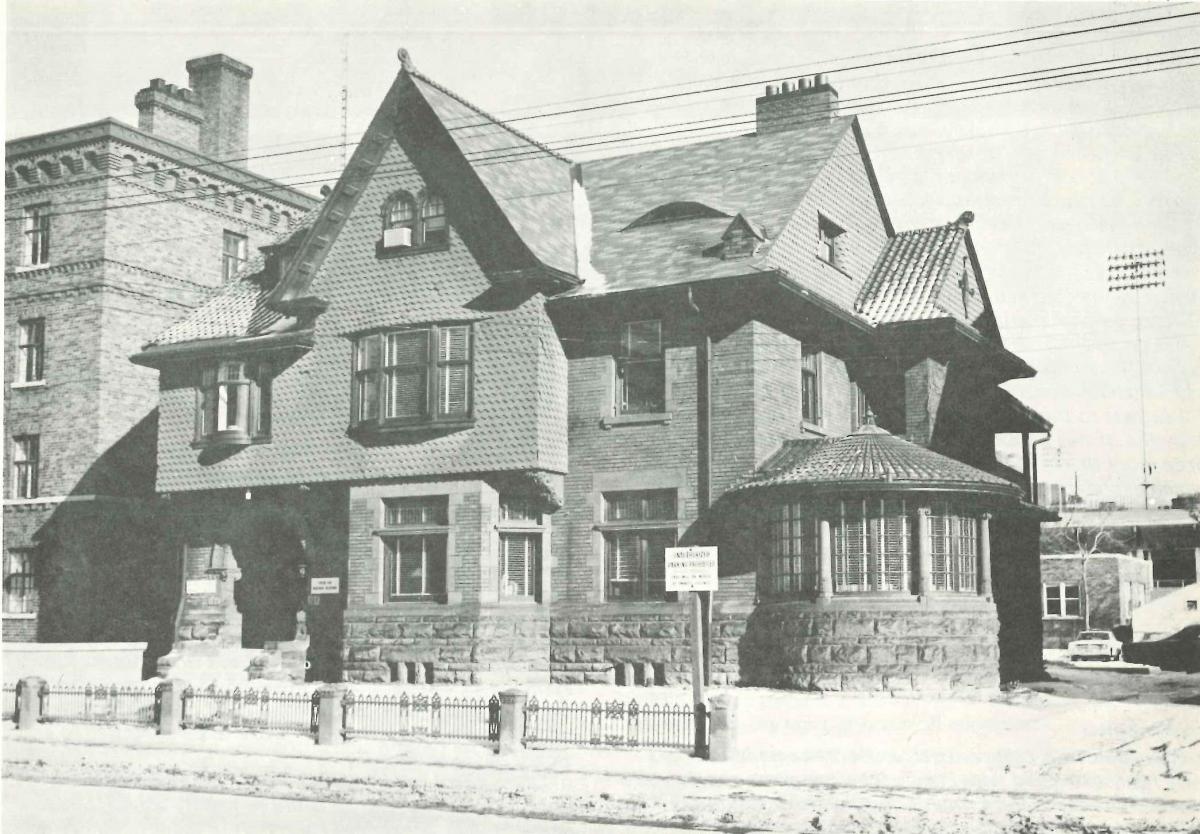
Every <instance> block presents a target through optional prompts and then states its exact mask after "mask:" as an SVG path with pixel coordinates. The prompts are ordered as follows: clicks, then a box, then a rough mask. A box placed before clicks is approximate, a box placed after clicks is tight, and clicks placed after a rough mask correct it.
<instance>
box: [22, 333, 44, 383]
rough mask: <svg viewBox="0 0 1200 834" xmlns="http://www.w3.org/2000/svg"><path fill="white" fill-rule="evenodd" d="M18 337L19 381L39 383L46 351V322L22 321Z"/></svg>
mask: <svg viewBox="0 0 1200 834" xmlns="http://www.w3.org/2000/svg"><path fill="white" fill-rule="evenodd" d="M19 326H20V333H19V334H18V337H17V362H18V363H19V365H20V367H19V368H18V369H17V379H18V380H19V381H20V382H38V381H40V380H41V379H42V357H43V356H44V354H45V349H46V320H45V319H22V320H21V322H20V325H19Z"/></svg>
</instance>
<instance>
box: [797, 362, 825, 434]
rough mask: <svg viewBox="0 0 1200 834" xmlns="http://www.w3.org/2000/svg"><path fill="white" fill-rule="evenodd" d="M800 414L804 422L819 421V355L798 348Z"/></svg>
mask: <svg viewBox="0 0 1200 834" xmlns="http://www.w3.org/2000/svg"><path fill="white" fill-rule="evenodd" d="M800 416H801V418H802V419H803V420H804V422H806V423H819V422H821V362H820V355H819V354H818V353H816V352H815V351H810V350H807V349H805V348H803V347H802V348H801V350H800Z"/></svg>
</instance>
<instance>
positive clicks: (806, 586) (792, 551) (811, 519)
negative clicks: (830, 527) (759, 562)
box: [762, 502, 820, 595]
mask: <svg viewBox="0 0 1200 834" xmlns="http://www.w3.org/2000/svg"><path fill="white" fill-rule="evenodd" d="M817 524H818V518H817V509H816V507H815V505H813V504H811V503H810V504H802V503H799V502H796V503H790V504H789V503H781V504H776V505H774V506H772V507H771V508H770V510H769V511H768V515H767V525H768V541H767V559H766V571H765V573H766V576H765V577H764V581H763V588H762V590H763V593H765V594H767V595H777V594H801V593H812V592H815V591H816V590H817V585H818V582H819V580H820V572H819V571H820V568H819V554H818V533H817Z"/></svg>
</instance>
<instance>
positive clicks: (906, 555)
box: [831, 498, 912, 593]
mask: <svg viewBox="0 0 1200 834" xmlns="http://www.w3.org/2000/svg"><path fill="white" fill-rule="evenodd" d="M834 511H835V516H834V518H832V519H831V521H832V527H833V586H834V591H835V592H838V593H842V592H864V591H902V592H910V589H911V585H912V581H911V575H912V574H911V572H912V524H911V522H910V520H909V516H908V512H907V509H906V506H905V502H904V500H903V499H899V498H882V499H880V498H870V499H862V500H845V501H839V502H838V503H837V504H836V505H834Z"/></svg>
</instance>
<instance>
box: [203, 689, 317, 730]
mask: <svg viewBox="0 0 1200 834" xmlns="http://www.w3.org/2000/svg"><path fill="white" fill-rule="evenodd" d="M180 701H181V704H182V711H181V715H180V724H181V725H182V726H183V727H184V728H185V729H213V728H221V729H227V730H258V731H261V732H284V733H315V732H316V731H317V710H318V709H319V707H320V701H319V697H318V695H317V693H316V692H315V691H314V692H303V691H302V692H286V691H285V692H272V691H271V690H269V689H259V688H254V687H249V688H246V689H242V688H240V687H234V688H233V689H223V688H220V687H217V686H216V685H215V684H209V685H208V686H206V687H204V688H203V689H197V688H195V687H192V686H189V687H188V688H187V689H185V690H183V695H182V698H181V699H180Z"/></svg>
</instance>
